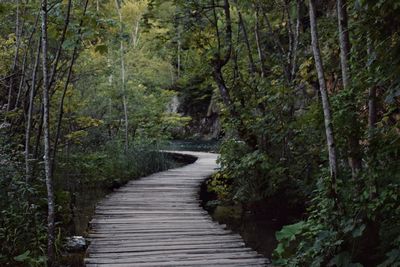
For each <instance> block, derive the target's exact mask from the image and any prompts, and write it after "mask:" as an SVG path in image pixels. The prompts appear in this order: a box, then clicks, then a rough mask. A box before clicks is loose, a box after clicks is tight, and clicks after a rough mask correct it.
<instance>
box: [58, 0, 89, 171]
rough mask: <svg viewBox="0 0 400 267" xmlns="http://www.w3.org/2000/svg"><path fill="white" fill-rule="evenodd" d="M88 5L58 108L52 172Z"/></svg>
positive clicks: (80, 25) (80, 24)
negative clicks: (65, 102) (66, 98)
mask: <svg viewBox="0 0 400 267" xmlns="http://www.w3.org/2000/svg"><path fill="white" fill-rule="evenodd" d="M88 3H89V0H86V2H85V6H84V9H83V15H82V19H81V21H80V23H79V29H78V33H77V35H78V36H79V38H78V39H77V40H76V43H75V47H74V51H73V52H72V58H71V62H70V64H69V67H68V74H67V79H66V81H65V84H64V88H63V93H62V95H61V99H60V104H59V106H58V118H57V128H56V129H57V130H56V136H55V138H54V146H53V156H52V170H53V171H54V167H55V161H56V154H57V147H58V142H59V139H60V134H61V124H62V119H63V116H64V99H65V95H66V93H67V90H68V85H69V83H70V81H71V77H72V70H73V67H74V64H75V60H76V57H77V55H78V45H79V42H80V41H81V32H82V26H83V18H84V16H85V14H86V10H87V7H88Z"/></svg>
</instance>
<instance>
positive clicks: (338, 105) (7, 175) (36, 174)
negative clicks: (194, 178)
mask: <svg viewBox="0 0 400 267" xmlns="http://www.w3.org/2000/svg"><path fill="white" fill-rule="evenodd" d="M40 11H41V12H40ZM399 11H400V5H399V3H398V1H397V0H385V1H384V0H380V1H370V0H354V1H344V0H336V1H335V0H327V1H320V0H278V1H267V0H251V1H244V0H202V1H194V0H167V1H164V0H124V1H121V0H114V1H113V0H97V1H75V0H66V1H61V0H49V1H45V0H42V1H38V0H35V1H22V0H17V1H13V2H11V1H9V2H8V1H3V2H1V3H0V16H1V18H2V20H1V24H0V47H1V50H0V121H1V124H0V142H1V150H0V156H1V158H0V162H1V166H0V173H1V180H0V208H1V212H2V215H1V218H0V242H1V244H6V245H4V246H2V248H1V251H0V264H9V265H10V266H14V265H16V264H17V263H18V262H21V263H22V264H21V265H24V264H25V265H33V266H34V265H35V264H36V265H37V266H42V265H43V264H44V262H46V261H47V262H48V264H49V265H52V264H54V262H55V261H54V258H55V257H56V255H57V254H58V253H59V250H60V244H61V240H62V238H63V237H64V236H63V235H64V234H65V231H64V230H62V227H61V228H60V224H59V222H60V218H63V217H67V216H64V215H65V214H64V211H65V210H66V207H65V204H64V202H63V201H61V199H60V195H62V193H61V194H60V190H61V191H62V190H63V188H62V186H61V185H60V183H59V181H62V180H64V179H72V178H68V177H69V176H68V174H69V173H74V175H71V177H75V178H73V179H77V181H78V180H79V182H88V183H97V182H98V181H100V182H101V183H103V184H106V185H110V184H112V181H114V180H120V179H121V181H118V182H117V183H119V182H123V181H126V179H128V178H130V177H137V176H140V175H143V174H146V173H149V172H151V171H156V170H159V169H162V168H164V167H167V166H168V164H169V163H167V162H166V161H165V160H164V158H163V157H162V156H160V158H159V159H158V160H153V158H155V157H154V155H155V154H154V152H151V151H154V150H156V149H157V148H158V147H159V146H160V145H161V144H163V142H164V141H165V140H168V139H174V138H177V139H182V138H190V137H207V138H210V137H214V138H220V139H221V142H222V144H221V148H220V153H221V156H220V159H219V163H220V165H221V169H220V171H219V172H218V173H217V174H216V175H215V176H214V177H213V178H212V179H211V180H210V182H209V188H210V189H211V190H213V191H214V192H216V193H217V194H218V196H219V201H220V202H224V203H230V204H240V205H241V206H242V207H244V208H247V209H249V210H250V211H251V210H252V207H260V206H262V205H264V204H265V207H267V208H270V206H268V205H267V204H266V203H276V201H275V202H274V200H277V199H278V200H280V202H281V204H282V200H285V205H286V208H287V209H288V210H290V209H296V208H299V207H303V206H305V211H304V212H303V214H302V216H300V217H298V218H297V219H296V220H294V221H293V224H289V225H286V226H284V227H283V228H282V230H281V231H279V232H277V234H276V238H277V240H278V241H279V244H278V246H277V248H276V249H275V252H274V253H273V255H272V257H273V260H274V263H275V264H276V265H277V266H339V267H340V266H399V265H400V250H399V247H400V226H399V223H398V222H399V221H400V197H399V196H400V194H399V193H400V160H399V159H400V99H399V96H400V79H399V77H400V62H399V59H400V17H399V16H398V13H399ZM138 155H143V157H144V158H143V159H141V158H138ZM132 162H137V163H138V164H131V163H132ZM53 169H54V170H53ZM77 177H78V178H77ZM72 181H74V180H72ZM95 181H96V182H95ZM69 182H71V180H69ZM54 185H55V190H53V186H54ZM54 196H55V197H56V199H55V202H53V199H54ZM54 203H55V204H54ZM282 205H283V204H282ZM272 208H273V207H272ZM47 214H48V215H50V216H48V218H46V215H47ZM46 220H47V223H46ZM54 222H57V223H56V224H55V227H53V223H54ZM64 223H65V222H64ZM47 224H48V225H47ZM46 242H47V245H46ZM46 246H47V248H46Z"/></svg>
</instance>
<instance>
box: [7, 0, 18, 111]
mask: <svg viewBox="0 0 400 267" xmlns="http://www.w3.org/2000/svg"><path fill="white" fill-rule="evenodd" d="M16 5H17V12H16V19H15V39H16V40H15V53H14V60H13V65H12V68H11V69H12V73H15V72H16V70H17V65H18V57H19V48H20V44H21V41H20V40H21V31H20V14H19V0H17V1H16ZM13 87H14V77H11V78H10V84H9V88H8V100H7V112H8V111H10V110H11V106H12V98H13V97H12V95H13V93H12V91H13Z"/></svg>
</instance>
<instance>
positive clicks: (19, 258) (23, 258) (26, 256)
mask: <svg viewBox="0 0 400 267" xmlns="http://www.w3.org/2000/svg"><path fill="white" fill-rule="evenodd" d="M30 253H31V251H30V250H27V251H25V252H24V253H22V254H21V255H18V256H16V257H14V260H15V261H18V262H24V261H26V260H27V259H29V254H30Z"/></svg>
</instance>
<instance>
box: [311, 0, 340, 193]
mask: <svg viewBox="0 0 400 267" xmlns="http://www.w3.org/2000/svg"><path fill="white" fill-rule="evenodd" d="M309 2H310V26H311V45H312V49H313V54H314V60H315V68H316V70H317V74H318V81H319V89H320V91H321V99H322V108H323V111H324V121H325V134H326V141H327V145H328V154H329V168H330V175H331V179H332V186H333V189H334V191H336V177H337V175H338V167H337V157H336V148H335V138H334V134H333V127H332V118H331V108H330V104H329V98H328V92H327V90H326V81H325V76H324V67H323V63H322V58H321V51H320V49H319V41H318V30H317V21H316V20H317V19H316V15H315V14H316V10H315V3H314V0H309Z"/></svg>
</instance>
